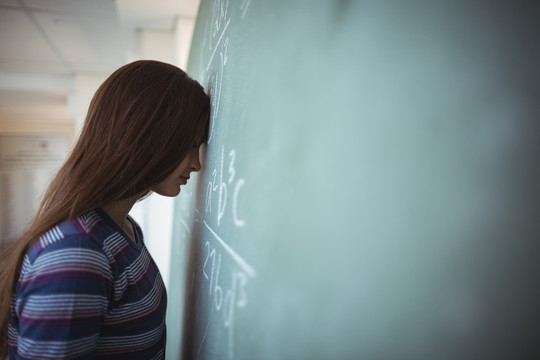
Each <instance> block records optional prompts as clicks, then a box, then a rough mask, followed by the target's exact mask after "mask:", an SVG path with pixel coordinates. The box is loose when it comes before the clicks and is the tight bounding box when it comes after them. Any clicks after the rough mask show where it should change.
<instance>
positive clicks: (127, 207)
mask: <svg viewBox="0 0 540 360" xmlns="http://www.w3.org/2000/svg"><path fill="white" fill-rule="evenodd" d="M138 199H139V196H133V197H131V198H127V199H123V200H118V201H113V202H110V203H108V204H105V205H103V206H102V207H101V209H102V210H103V211H105V212H106V213H107V214H108V215H109V216H110V217H111V219H113V220H114V222H115V223H116V224H117V225H118V226H119V227H120V228H121V229H122V230H124V232H125V233H126V234H127V235H128V236H129V237H130V238H131V240H133V241H134V242H136V241H137V238H136V236H135V231H134V229H133V226H132V225H131V222H130V221H129V220H128V219H127V215H128V214H129V212H130V211H131V208H132V207H133V205H134V204H135V202H136V201H137V200H138Z"/></svg>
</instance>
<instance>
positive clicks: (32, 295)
mask: <svg viewBox="0 0 540 360" xmlns="http://www.w3.org/2000/svg"><path fill="white" fill-rule="evenodd" d="M112 292H113V277H112V272H111V269H110V265H109V262H108V259H107V256H106V255H105V254H104V252H103V250H102V249H101V248H100V247H99V246H98V245H97V244H96V243H95V242H94V241H93V240H92V239H90V238H86V237H78V238H69V239H63V240H62V241H59V242H58V243H55V244H51V245H50V246H48V247H47V248H45V249H44V250H43V251H42V252H41V253H40V254H39V255H38V256H37V257H36V258H35V259H34V260H33V261H32V263H25V264H23V270H22V272H21V276H20V279H19V282H18V285H17V289H16V299H15V301H16V303H15V311H16V315H17V320H18V324H17V327H18V332H19V334H18V342H17V356H18V357H17V359H65V358H70V359H93V357H94V350H95V347H96V344H97V341H98V338H99V333H100V327H101V323H102V321H103V319H104V316H105V315H106V313H107V309H108V306H109V302H110V299H111V293H112Z"/></svg>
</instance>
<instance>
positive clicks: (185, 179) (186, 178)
mask: <svg viewBox="0 0 540 360" xmlns="http://www.w3.org/2000/svg"><path fill="white" fill-rule="evenodd" d="M180 179H181V180H182V184H184V185H186V184H187V181H188V180H189V178H188V177H184V176H180Z"/></svg>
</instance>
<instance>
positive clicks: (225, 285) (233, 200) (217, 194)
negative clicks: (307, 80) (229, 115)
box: [194, 0, 257, 359]
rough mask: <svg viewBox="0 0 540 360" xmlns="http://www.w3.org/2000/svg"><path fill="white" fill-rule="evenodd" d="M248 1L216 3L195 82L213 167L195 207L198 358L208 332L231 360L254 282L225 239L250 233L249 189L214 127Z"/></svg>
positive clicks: (246, 263)
mask: <svg viewBox="0 0 540 360" xmlns="http://www.w3.org/2000/svg"><path fill="white" fill-rule="evenodd" d="M251 1H252V0H242V1H239V2H232V1H230V0H217V1H215V2H214V3H213V4H212V8H211V13H210V14H211V16H209V18H207V20H206V22H205V24H204V39H203V41H202V46H201V47H200V51H201V53H200V56H199V59H200V61H201V63H200V64H199V68H200V71H201V74H199V77H198V78H199V79H200V81H201V83H203V84H204V83H206V84H208V85H207V88H208V91H209V93H210V101H211V107H212V111H211V119H210V127H209V135H208V150H209V152H210V154H211V156H212V159H213V164H212V165H210V166H208V167H206V169H205V176H204V178H205V180H204V183H203V184H202V187H201V191H202V192H201V194H200V195H199V196H201V198H200V199H199V201H198V202H197V203H198V204H199V209H196V210H195V219H194V223H196V225H197V226H198V227H199V228H200V230H201V233H202V234H203V236H202V239H203V243H201V244H200V246H201V247H202V251H201V256H200V259H199V261H200V267H199V271H200V273H199V274H200V276H199V279H200V281H201V284H200V285H201V291H202V292H203V294H205V295H204V297H203V298H204V299H206V300H205V301H204V304H201V306H203V307H205V311H208V312H209V313H208V322H207V325H206V329H205V330H204V335H203V336H202V338H201V339H200V340H199V347H198V354H197V357H199V356H200V355H201V352H203V350H204V348H205V341H206V339H207V333H208V332H209V331H211V332H212V333H213V337H215V336H216V334H218V335H217V336H219V337H221V338H224V340H225V342H226V343H227V345H228V350H227V358H229V359H233V358H234V339H235V331H234V329H235V326H234V324H235V319H236V316H237V312H238V311H239V310H240V309H242V308H245V307H247V306H249V296H248V294H249V283H250V281H253V280H254V279H256V277H257V272H256V270H255V268H254V267H253V266H252V265H251V264H250V263H249V261H248V260H247V259H246V258H244V257H243V256H242V255H241V254H240V253H239V251H237V250H236V249H234V248H233V246H231V244H235V243H238V239H237V238H230V237H231V236H235V235H236V234H240V232H242V231H245V229H246V228H248V227H249V218H246V215H247V214H245V213H243V212H242V211H241V206H240V204H242V201H241V200H242V199H243V191H245V189H248V187H249V183H248V181H246V179H245V177H244V176H242V171H241V169H242V168H241V166H239V164H240V165H241V164H242V160H243V157H242V154H241V153H239V152H238V151H237V149H235V148H233V147H228V146H227V145H226V139H223V136H220V135H221V132H220V126H219V125H222V123H223V121H224V120H223V104H222V102H223V99H222V88H223V79H224V74H226V72H227V69H228V66H229V64H230V62H231V57H230V52H229V47H230V36H229V35H230V28H231V18H232V15H233V14H236V15H235V17H236V18H237V19H240V20H241V19H243V18H244V17H245V16H246V15H247V13H248V10H249V7H250V4H251ZM203 59H204V60H203ZM216 124H218V125H216ZM224 234H226V235H227V236H228V237H229V238H227V236H223V235H224ZM233 240H235V241H236V242H235V241H233ZM201 295H202V294H201ZM210 323H211V326H210ZM219 334H221V335H219Z"/></svg>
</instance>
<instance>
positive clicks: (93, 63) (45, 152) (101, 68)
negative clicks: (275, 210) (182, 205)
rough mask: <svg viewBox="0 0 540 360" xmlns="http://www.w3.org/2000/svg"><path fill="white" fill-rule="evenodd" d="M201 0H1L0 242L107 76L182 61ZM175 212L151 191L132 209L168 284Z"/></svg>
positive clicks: (19, 223) (12, 232)
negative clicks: (129, 66) (136, 64)
mask: <svg viewBox="0 0 540 360" xmlns="http://www.w3.org/2000/svg"><path fill="white" fill-rule="evenodd" d="M198 6H199V0H152V1H149V0H91V1H88V0H0V247H2V248H4V247H5V246H6V245H7V244H9V243H10V242H11V241H13V240H14V239H15V238H16V237H17V236H18V235H19V234H20V233H21V232H22V231H23V229H24V228H25V226H26V225H27V224H28V222H29V221H30V220H31V218H32V217H33V215H34V213H35V211H36V209H37V207H38V205H39V202H40V199H41V196H42V194H43V192H44V191H45V188H46V186H47V184H48V182H49V181H50V179H51V177H52V176H53V175H54V173H55V172H56V171H57V169H58V167H59V166H60V165H61V164H62V162H63V161H64V159H65V157H66V156H67V154H68V153H69V151H70V149H71V147H72V145H73V144H74V142H75V141H76V139H77V135H78V133H79V131H80V129H81V127H82V123H83V122H84V118H85V116H86V111H87V108H88V104H89V102H90V100H91V98H92V96H93V94H94V92H95V90H96V89H97V87H98V86H99V85H100V84H101V83H102V82H103V81H104V80H105V79H106V78H107V77H108V76H109V74H111V73H112V72H113V71H114V70H116V69H117V68H118V67H120V66H122V65H123V64H125V63H128V62H131V61H134V60H138V59H155V60H161V61H165V62H169V63H173V64H175V65H177V66H179V67H181V68H183V69H185V68H186V65H187V57H188V52H189V48H190V45H191V37H192V33H193V27H194V25H195V17H196V14H197V10H198ZM172 212H173V200H172V199H169V198H164V197H160V196H154V195H152V196H150V198H148V199H146V200H145V201H143V202H140V203H138V204H137V205H136V206H135V208H134V209H133V211H132V215H133V217H134V218H135V219H136V220H137V221H138V222H139V224H140V225H141V226H142V227H143V231H144V232H145V236H146V239H147V246H148V248H149V249H150V252H151V253H152V255H153V257H154V259H155V260H156V262H157V263H158V266H159V267H160V270H161V272H162V275H163V278H164V281H165V283H166V284H167V286H168V284H169V262H170V259H169V254H170V242H171V228H172V226H171V221H172ZM149 214H152V216H151V217H150V216H148V215H149ZM151 239H153V241H152V240H151Z"/></svg>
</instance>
